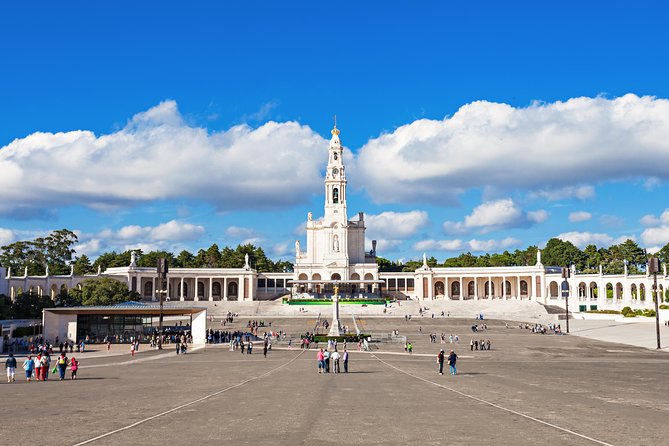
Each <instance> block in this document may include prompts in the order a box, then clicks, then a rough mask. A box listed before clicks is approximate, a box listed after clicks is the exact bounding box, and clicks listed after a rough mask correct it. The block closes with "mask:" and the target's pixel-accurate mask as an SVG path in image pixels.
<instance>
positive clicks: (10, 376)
mask: <svg viewBox="0 0 669 446" xmlns="http://www.w3.org/2000/svg"><path fill="white" fill-rule="evenodd" d="M5 368H6V369H7V382H8V383H13V382H14V381H16V358H15V357H14V353H10V354H9V356H8V357H7V360H6V361H5Z"/></svg>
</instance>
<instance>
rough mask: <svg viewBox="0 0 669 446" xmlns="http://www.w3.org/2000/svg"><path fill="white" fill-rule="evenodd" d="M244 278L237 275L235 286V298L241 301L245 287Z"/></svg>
mask: <svg viewBox="0 0 669 446" xmlns="http://www.w3.org/2000/svg"><path fill="white" fill-rule="evenodd" d="M244 282H245V280H244V276H243V275H242V276H239V287H238V288H237V300H238V301H242V300H244V288H245V285H246V284H245V283H244Z"/></svg>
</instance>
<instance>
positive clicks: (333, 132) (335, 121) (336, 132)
mask: <svg viewBox="0 0 669 446" xmlns="http://www.w3.org/2000/svg"><path fill="white" fill-rule="evenodd" d="M331 133H332V134H333V135H339V129H338V128H337V115H334V128H333V129H332V132H331Z"/></svg>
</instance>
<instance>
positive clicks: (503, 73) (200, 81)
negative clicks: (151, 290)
mask: <svg viewBox="0 0 669 446" xmlns="http://www.w3.org/2000/svg"><path fill="white" fill-rule="evenodd" d="M584 3H585V4H584ZM667 12H668V11H667V7H666V6H665V4H664V3H662V2H637V3H635V4H633V5H632V4H631V3H629V2H610V1H608V2H559V3H554V4H550V5H549V4H545V2H513V1H511V2H492V1H473V2H432V3H428V2H426V3H424V4H415V3H412V4H408V3H406V2H336V3H323V2H290V3H278V2H275V3H270V2H236V3H232V2H227V3H221V2H201V3H198V4H197V5H196V6H193V5H187V4H184V3H183V2H141V4H138V2H122V1H121V2H114V3H106V4H105V3H96V4H91V3H90V2H71V3H69V4H68V5H66V6H63V5H61V4H53V3H52V2H31V3H30V4H24V5H18V4H15V5H3V6H1V7H0V38H1V39H2V42H3V44H2V57H0V70H1V72H2V80H3V82H2V83H0V119H1V122H2V123H3V125H1V126H0V147H1V148H0V242H2V243H8V242H10V241H13V240H17V239H24V238H30V237H33V236H35V235H36V234H41V233H44V232H48V231H49V230H51V229H56V228H62V227H66V228H70V229H74V230H77V231H78V232H79V233H80V237H81V241H82V244H81V246H79V247H78V248H79V251H80V252H82V253H83V252H85V253H88V254H89V255H91V256H95V255H96V254H98V253H99V252H102V251H106V250H111V249H117V250H119V249H125V248H129V247H134V246H139V247H142V248H144V249H152V248H165V249H173V250H179V249H183V248H186V249H190V250H197V249H198V248H200V247H205V248H206V247H207V246H209V245H210V244H211V243H213V242H216V243H218V244H219V245H221V246H222V245H226V244H230V245H236V244H237V243H239V242H242V241H252V242H255V243H256V244H260V245H261V246H263V247H264V248H265V249H266V251H267V252H268V253H270V254H271V255H272V256H273V257H275V258H279V257H283V258H290V257H291V255H292V249H291V247H292V246H293V243H294V241H295V239H296V238H300V239H301V240H302V242H304V237H303V235H302V234H301V233H300V231H299V227H300V226H301V224H302V222H303V221H304V220H305V219H306V213H307V212H308V211H309V210H312V211H314V214H315V216H318V215H320V213H321V212H322V197H321V194H322V186H321V178H320V175H322V170H323V168H324V166H325V162H326V156H325V151H326V150H327V139H328V138H329V130H330V128H331V127H332V115H334V114H335V113H336V114H337V116H338V123H339V127H340V128H341V131H342V134H341V137H342V142H343V144H344V145H345V146H346V147H347V148H348V149H349V151H350V153H349V157H348V165H349V182H350V188H351V192H350V194H349V215H350V216H354V215H355V214H356V213H357V212H358V211H365V212H366V213H367V214H368V215H369V218H368V227H369V229H368V233H369V235H370V238H371V237H373V238H377V239H379V240H380V242H379V252H380V254H381V255H383V256H386V257H389V258H392V259H409V258H418V257H420V255H421V254H422V252H423V251H426V252H428V254H430V255H434V256H436V257H437V258H439V259H443V258H445V257H449V256H452V255H457V254H458V253H459V252H461V251H463V250H464V251H467V250H472V251H478V252H481V251H491V252H492V251H499V250H503V249H515V248H517V247H518V248H523V247H525V246H527V245H529V244H537V245H542V244H543V243H544V242H545V241H546V240H547V239H549V238H550V237H553V236H557V235H562V236H563V237H564V238H567V239H570V240H572V241H574V242H575V243H577V244H579V245H580V246H584V245H585V244H587V243H590V242H594V243H596V244H598V245H600V246H601V245H609V244H612V243H615V242H617V241H618V240H620V239H622V238H626V237H632V238H634V239H635V240H637V241H638V242H639V243H640V244H641V245H642V246H644V247H648V248H651V249H652V248H657V247H659V246H662V245H664V244H665V243H667V242H669V212H667V213H665V209H666V208H667V207H668V206H667V202H666V200H665V199H664V198H663V197H665V196H666V193H667V190H668V187H667V184H666V181H667V179H668V178H669V168H668V167H666V164H667V163H666V160H667V159H668V157H669V143H667V141H669V130H668V129H669V105H668V103H667V100H666V98H669V91H667V90H669V84H667V82H666V79H668V78H669V59H668V58H667V51H666V48H667V47H669V45H668V44H669V37H668V36H667V33H666V17H667Z"/></svg>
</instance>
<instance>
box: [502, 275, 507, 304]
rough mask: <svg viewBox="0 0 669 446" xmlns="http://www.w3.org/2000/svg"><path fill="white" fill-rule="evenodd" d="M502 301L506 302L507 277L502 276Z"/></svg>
mask: <svg viewBox="0 0 669 446" xmlns="http://www.w3.org/2000/svg"><path fill="white" fill-rule="evenodd" d="M502 299H503V300H506V276H502Z"/></svg>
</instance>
